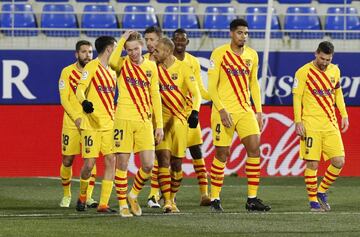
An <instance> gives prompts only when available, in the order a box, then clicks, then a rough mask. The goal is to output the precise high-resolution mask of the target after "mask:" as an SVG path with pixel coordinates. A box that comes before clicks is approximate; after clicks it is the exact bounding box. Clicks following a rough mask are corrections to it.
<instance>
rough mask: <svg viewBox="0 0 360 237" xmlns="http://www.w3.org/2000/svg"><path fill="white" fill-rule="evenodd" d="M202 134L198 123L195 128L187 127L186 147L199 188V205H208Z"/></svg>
mask: <svg viewBox="0 0 360 237" xmlns="http://www.w3.org/2000/svg"><path fill="white" fill-rule="evenodd" d="M201 136H202V134H201V128H200V124H198V126H197V127H196V128H189V129H188V142H187V147H188V148H189V151H190V154H191V157H192V158H193V160H192V162H193V166H194V170H195V173H196V177H197V179H198V184H199V189H200V206H209V205H210V198H209V193H208V178H207V171H206V167H205V160H204V158H203V156H202V152H201V144H202V143H203V141H202V137H201Z"/></svg>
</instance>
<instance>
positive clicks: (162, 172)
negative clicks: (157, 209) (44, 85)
mask: <svg viewBox="0 0 360 237" xmlns="http://www.w3.org/2000/svg"><path fill="white" fill-rule="evenodd" d="M159 184H160V189H161V193H162V195H163V197H164V200H165V202H166V201H170V193H171V176H170V170H169V168H165V167H159Z"/></svg>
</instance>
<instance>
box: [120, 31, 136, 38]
mask: <svg viewBox="0 0 360 237" xmlns="http://www.w3.org/2000/svg"><path fill="white" fill-rule="evenodd" d="M134 32H135V31H134V30H127V31H125V32H124V34H122V36H121V37H123V38H124V39H125V40H127V39H128V38H129V37H130V35H131V34H132V33H134Z"/></svg>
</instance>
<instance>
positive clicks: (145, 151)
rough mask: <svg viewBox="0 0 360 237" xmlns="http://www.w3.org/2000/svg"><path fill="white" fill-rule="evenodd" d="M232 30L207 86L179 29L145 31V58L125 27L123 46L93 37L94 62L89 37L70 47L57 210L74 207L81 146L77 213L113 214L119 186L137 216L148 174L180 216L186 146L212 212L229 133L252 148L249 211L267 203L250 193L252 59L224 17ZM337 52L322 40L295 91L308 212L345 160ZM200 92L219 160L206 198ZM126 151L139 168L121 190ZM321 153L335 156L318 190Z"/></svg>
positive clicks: (254, 170) (258, 121) (256, 92)
mask: <svg viewBox="0 0 360 237" xmlns="http://www.w3.org/2000/svg"><path fill="white" fill-rule="evenodd" d="M230 36H231V42H230V43H229V44H225V45H222V46H220V47H218V48H216V49H215V50H214V51H213V52H212V54H211V58H210V65H209V68H208V90H207V89H206V88H205V87H204V85H203V82H202V79H201V76H200V71H201V69H200V63H199V61H198V59H197V58H196V57H194V56H192V55H191V54H189V53H187V52H186V46H187V45H188V43H189V39H188V34H187V32H186V31H185V30H184V29H177V30H176V31H174V32H173V33H172V38H171V39H169V38H167V37H164V36H163V35H162V31H161V29H159V28H158V27H149V28H147V29H146V30H145V32H144V38H145V43H146V46H147V49H148V53H147V54H145V55H142V50H143V44H144V43H143V38H142V35H141V34H140V33H139V32H136V31H132V30H129V31H126V32H125V33H124V34H123V35H122V36H121V38H120V39H119V40H118V41H117V40H116V39H114V38H113V37H110V36H101V37H99V38H97V39H96V40H95V48H96V51H97V53H98V57H97V58H96V59H92V58H93V57H92V45H91V43H90V42H88V41H85V40H81V41H78V42H77V44H76V54H75V55H76V58H77V61H76V62H75V63H74V64H71V65H69V66H68V67H66V68H64V69H63V71H62V73H61V76H60V80H59V91H60V97H61V104H62V105H63V107H64V110H65V113H64V119H63V130H62V155H63V157H62V165H61V168H60V176H61V180H62V185H63V189H64V195H63V198H62V200H61V202H60V206H61V207H69V206H70V203H71V177H72V163H73V160H74V157H75V155H77V154H80V150H81V154H82V157H83V158H84V159H83V161H84V163H83V166H82V168H81V177H80V193H79V195H78V199H77V204H76V210H77V211H80V212H81V211H86V209H87V208H97V211H98V212H101V213H115V212H117V211H116V210H114V209H112V208H110V207H109V205H108V203H109V199H110V196H111V192H112V189H113V186H114V184H115V189H116V195H117V199H118V203H119V214H120V216H122V217H132V216H134V215H135V216H141V215H142V209H141V207H140V205H139V203H138V196H139V194H140V192H141V190H142V188H143V186H144V185H145V183H146V181H147V180H149V179H150V180H151V190H150V194H149V196H148V202H147V205H148V206H149V207H151V208H161V205H160V204H159V201H160V199H161V200H162V201H163V207H162V210H163V212H164V213H176V212H180V209H181V207H180V209H179V207H178V206H177V204H176V193H177V192H178V191H179V189H180V187H181V181H182V178H183V172H182V160H183V158H184V157H185V155H186V149H187V148H189V150H190V154H191V156H192V158H193V165H194V170H195V172H196V175H197V179H198V184H199V190H200V205H201V206H210V210H211V211H213V212H223V211H224V210H223V208H222V205H221V201H220V193H221V188H222V186H223V182H224V169H225V166H226V161H227V159H228V157H229V156H230V146H231V143H232V139H233V136H234V132H235V131H236V133H237V135H238V136H239V138H240V139H241V142H242V143H243V145H244V147H245V149H246V152H247V158H246V166H245V172H246V176H247V181H248V182H247V186H248V190H247V200H246V202H245V208H246V210H248V211H269V210H270V209H271V207H270V206H269V205H267V204H265V203H264V202H263V201H262V200H261V199H259V198H258V195H257V192H258V187H259V183H260V133H261V130H262V125H263V124H262V105H261V95H260V86H259V83H258V77H257V73H258V61H259V60H258V55H257V52H256V51H255V50H253V49H252V48H250V47H248V46H247V45H245V43H246V40H247V38H248V24H247V22H246V21H245V20H243V19H236V20H233V21H232V22H231V23H230ZM123 51H125V53H126V55H125V56H122V52H123ZM333 53H334V47H333V46H332V44H331V43H330V42H326V41H325V42H322V43H320V45H319V47H318V49H317V51H316V54H315V60H314V61H312V62H310V63H308V64H306V65H305V66H303V67H302V68H300V69H299V70H298V71H297V72H296V76H295V77H296V79H295V82H294V86H293V93H294V113H295V128H296V132H297V134H298V135H299V136H301V142H300V158H301V159H304V160H305V161H306V163H307V167H306V170H305V175H304V176H305V183H306V187H307V192H308V198H309V202H310V210H311V211H329V210H330V205H329V203H328V202H327V194H326V191H327V189H328V188H329V186H330V185H331V184H332V183H333V182H334V181H335V179H336V178H337V176H338V175H339V173H340V171H341V168H342V167H343V165H344V148H343V144H342V140H341V135H340V131H339V127H338V125H337V121H336V117H335V108H334V105H335V104H336V105H337V107H338V109H339V110H340V112H341V116H342V122H341V126H342V129H343V132H345V131H346V129H347V128H348V126H349V122H348V116H347V113H346V109H345V103H344V99H343V96H342V91H341V87H340V84H339V79H340V71H339V69H338V67H337V66H335V65H333V64H331V59H332V56H333ZM250 98H251V99H252V102H253V106H252V102H251V100H250ZM201 99H205V100H209V101H212V112H211V129H212V136H213V141H214V142H213V143H214V146H215V157H214V159H213V161H212V165H211V170H210V172H209V173H210V193H209V191H208V173H207V170H206V168H205V162H204V159H203V155H202V152H201V144H202V134H201V128H200V124H199V111H200V105H201ZM253 107H254V109H253ZM254 110H255V111H254ZM131 153H138V154H139V157H140V161H141V166H140V168H139V170H138V172H137V173H136V175H135V177H134V182H133V185H132V187H131V189H130V191H128V177H127V170H128V163H129V159H130V155H131ZM100 154H102V155H103V156H104V164H105V171H104V178H103V180H102V184H101V194H100V200H99V202H97V201H95V200H94V199H93V198H92V193H93V189H94V183H95V177H96V159H97V158H98V157H99V155H100ZM322 154H324V155H325V157H326V159H331V164H330V166H329V167H328V169H327V171H326V174H325V176H324V178H323V180H322V182H321V183H320V185H319V186H318V185H317V168H318V163H319V161H320V159H321V155H322Z"/></svg>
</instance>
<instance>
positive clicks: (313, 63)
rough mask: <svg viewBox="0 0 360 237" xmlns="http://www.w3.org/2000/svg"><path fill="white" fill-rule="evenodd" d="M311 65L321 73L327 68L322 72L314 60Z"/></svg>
mask: <svg viewBox="0 0 360 237" xmlns="http://www.w3.org/2000/svg"><path fill="white" fill-rule="evenodd" d="M312 65H314V67H315V68H316V69H317V70H319V71H322V72H325V71H326V69H327V67H326V68H325V69H324V70H322V69H321V68H320V67H319V65H318V64H317V63H316V62H315V60H313V61H312Z"/></svg>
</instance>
